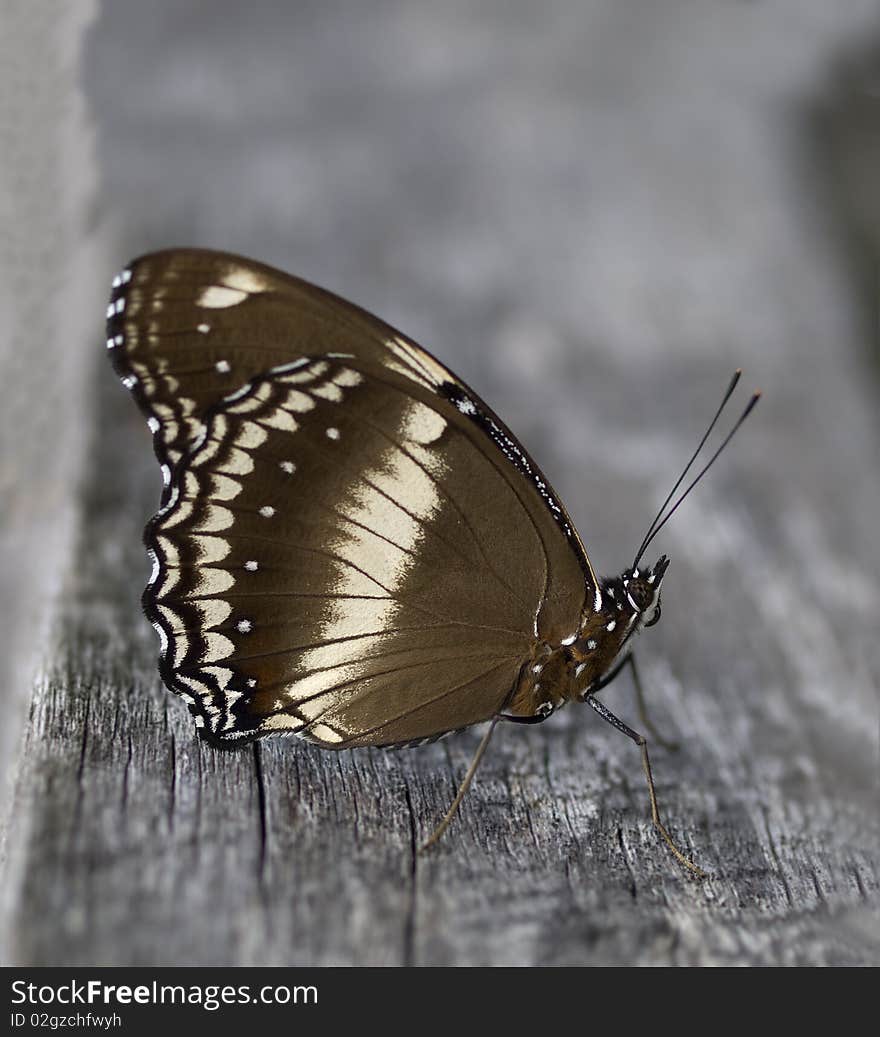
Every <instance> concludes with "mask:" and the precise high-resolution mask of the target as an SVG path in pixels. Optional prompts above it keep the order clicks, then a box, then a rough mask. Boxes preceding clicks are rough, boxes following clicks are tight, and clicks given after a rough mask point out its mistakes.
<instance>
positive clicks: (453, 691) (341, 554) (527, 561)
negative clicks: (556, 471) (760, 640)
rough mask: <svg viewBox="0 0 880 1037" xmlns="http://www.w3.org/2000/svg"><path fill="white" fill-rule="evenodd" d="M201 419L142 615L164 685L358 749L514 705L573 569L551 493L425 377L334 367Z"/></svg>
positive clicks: (214, 708)
mask: <svg viewBox="0 0 880 1037" xmlns="http://www.w3.org/2000/svg"><path fill="white" fill-rule="evenodd" d="M206 425H207V427H206V433H205V436H204V440H203V442H201V443H200V444H199V445H198V446H196V448H195V449H194V450H193V451H192V452H191V454H189V455H188V456H187V457H185V458H184V459H183V460H182V461H181V466H180V470H179V471H178V473H177V475H176V477H175V483H174V491H173V495H172V499H171V502H170V503H169V505H167V506H166V508H165V509H164V510H163V511H162V512H160V514H159V515H158V516H157V518H156V519H155V520H154V522H153V523H152V524H151V526H150V527H149V529H148V537H147V540H148V544H149V546H150V547H151V548H152V550H153V551H154V553H155V556H156V559H157V565H156V573H157V576H156V579H155V581H154V582H153V583H152V584H151V586H150V587H149V588H148V591H147V595H146V604H147V608H148V611H149V613H150V615H151V618H152V619H153V621H154V622H155V623H156V625H157V627H159V629H160V631H161V634H162V637H163V642H165V643H166V648H165V650H164V658H163V673H164V675H165V678H166V681H167V682H168V683H169V684H171V685H172V686H173V687H175V689H176V690H178V691H180V692H181V693H183V694H184V695H186V696H187V697H188V698H189V699H190V701H191V704H192V707H193V709H194V712H195V713H196V715H197V716H198V717H199V718H200V721H201V722H202V723H203V724H204V725H205V726H206V728H207V730H208V731H209V732H210V733H211V734H213V735H214V736H216V737H217V738H219V739H221V740H237V739H240V738H242V737H248V736H254V735H258V734H264V733H268V732H272V731H275V732H279V731H285V730H286V731H294V732H298V733H300V734H304V735H307V736H309V737H311V738H313V739H314V740H316V741H319V742H321V743H322V744H325V745H327V746H332V747H338V748H344V747H349V746H353V745H369V744H377V745H383V744H399V743H405V742H409V741H413V740H418V739H423V738H430V737H434V736H436V735H439V734H441V733H443V732H445V731H449V730H454V729H457V728H459V727H465V726H467V725H469V724H473V723H477V722H479V721H481V720H485V719H488V718H489V717H491V716H492V715H494V714H495V713H496V712H497V711H498V710H499V709H500V708H501V707H502V706H503V704H504V702H505V700H506V699H507V697H508V695H509V694H510V692H511V690H512V688H513V686H514V683H515V681H516V678H517V676H518V674H519V671H520V668H521V667H522V665H523V664H524V663H525V662H526V661H527V660H528V659H529V655H530V647H531V645H532V644H533V643H534V641H535V639H536V636H537V634H536V631H537V629H538V628H539V627H540V626H541V625H542V619H541V611H542V607H543V606H544V605H545V603H547V602H552V603H553V607H554V611H555V608H556V606H557V605H561V604H562V599H566V600H565V602H564V612H565V613H566V614H567V616H568V622H569V624H571V623H572V622H574V621H575V619H576V617H578V616H579V615H580V608H581V606H582V604H583V598H584V582H583V579H582V578H580V570H579V567H578V563H577V560H576V558H575V556H574V554H573V552H572V551H571V550H570V549H568V552H567V555H568V558H570V559H571V561H570V563H569V564H568V566H567V568H566V569H565V570H564V571H563V570H560V568H559V567H560V565H562V564H564V560H565V555H563V554H560V553H558V552H555V551H554V550H552V549H551V551H550V552H549V553H548V550H547V545H546V544H545V540H544V537H545V536H546V531H542V530H540V529H539V521H538V520H539V519H540V517H541V508H542V506H543V505H542V503H541V499H540V497H539V495H537V494H536V493H534V492H533V491H531V490H530V489H529V486H528V483H527V482H526V481H525V480H521V479H517V480H514V481H511V480H510V479H509V478H508V477H507V474H506V472H505V471H504V468H503V466H502V465H501V464H500V460H499V459H500V458H501V455H500V454H499V453H498V452H497V451H496V450H494V449H489V450H487V449H486V448H485V436H484V434H483V433H482V432H481V431H480V429H479V428H478V427H477V426H476V425H474V423H473V422H472V421H470V420H469V419H468V417H466V416H465V415H464V414H462V413H461V411H460V410H459V409H458V408H457V407H456V406H454V405H453V403H451V402H450V401H448V400H446V399H444V398H443V397H440V396H437V395H436V394H434V393H431V392H429V391H428V390H426V389H425V388H423V387H421V386H419V385H417V384H416V383H415V382H413V381H412V380H411V379H408V378H406V377H403V376H400V375H398V374H396V373H395V372H394V371H390V370H388V369H387V368H382V367H378V366H377V365H372V364H369V363H366V362H364V361H362V360H360V359H358V358H355V357H345V356H338V355H335V356H334V355H326V356H322V357H318V358H315V359H313V360H304V361H301V362H298V363H295V364H293V365H285V366H283V367H280V368H278V369H275V370H274V371H272V372H269V373H268V374H267V376H266V377H264V378H260V379H257V380H255V381H254V382H253V383H251V384H250V385H248V386H247V387H246V388H245V390H243V391H242V392H240V393H239V394H238V395H237V396H235V397H234V398H232V399H231V400H229V401H227V402H225V403H222V404H220V405H218V406H217V407H216V408H215V409H214V410H213V411H211V412H210V413H209V414H208V415H207V419H206ZM551 528H553V527H551ZM553 531H554V535H555V536H557V537H558V533H557V532H556V530H555V528H554V530H553ZM542 533H543V536H542Z"/></svg>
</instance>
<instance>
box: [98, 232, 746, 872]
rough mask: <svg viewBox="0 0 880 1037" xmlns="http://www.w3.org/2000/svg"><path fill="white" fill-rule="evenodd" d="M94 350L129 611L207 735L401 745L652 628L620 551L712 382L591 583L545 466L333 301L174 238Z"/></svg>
mask: <svg viewBox="0 0 880 1037" xmlns="http://www.w3.org/2000/svg"><path fill="white" fill-rule="evenodd" d="M107 349H108V351H109V354H110V358H111V360H112V362H113V365H114V367H115V369H116V372H117V374H118V375H119V377H120V378H121V380H122V382H123V384H124V385H125V386H126V388H128V389H129V390H130V392H131V394H132V395H133V397H134V399H135V401H136V403H137V404H138V406H139V407H140V409H141V410H142V411H143V413H144V414H145V415H146V419H147V424H148V426H149V428H150V430H151V431H152V434H153V444H154V449H155V452H156V456H157V458H158V461H159V464H160V467H161V471H162V476H163V489H162V496H161V501H160V508H159V511H158V512H157V514H156V515H155V516H154V517H153V518H152V519H151V520H150V522H149V523H148V525H147V527H146V530H145V534H144V539H145V543H146V546H147V550H148V553H149V555H150V557H151V559H152V563H153V571H152V575H151V576H150V580H149V583H148V585H147V588H146V590H145V592H144V596H143V606H144V610H145V612H146V614H147V616H148V618H149V619H150V621H151V622H152V624H153V626H154V627H155V629H156V631H157V633H158V636H159V640H160V657H159V669H160V673H161V676H162V680H163V681H164V683H165V684H166V686H167V687H168V688H169V689H171V690H172V691H173V692H175V693H176V694H178V695H179V696H180V697H181V698H182V699H183V700H184V701H185V702H186V704H187V705H188V707H189V710H190V712H191V714H192V716H193V718H194V720H195V724H196V726H197V728H198V730H199V732H200V734H201V735H202V736H203V737H205V738H207V739H208V740H209V741H211V742H212V743H215V744H219V745H224V746H228V745H239V744H242V743H246V742H248V741H251V740H253V739H256V738H261V737H263V736H267V735H279V734H288V733H289V734H295V735H298V736H300V737H302V738H305V739H308V740H309V741H310V742H313V743H316V744H317V745H319V746H321V747H322V748H325V749H352V748H357V747H360V746H381V747H400V746H411V745H416V744H420V743H423V742H426V741H432V740H434V739H436V738H439V737H441V736H443V735H445V734H448V733H451V732H455V731H459V730H462V729H464V728H467V727H470V726H472V725H475V724H480V723H483V722H486V721H488V722H489V726H488V728H487V730H486V733H485V735H484V736H483V740H482V741H481V743H480V746H479V749H478V750H477V754H476V756H475V758H474V761H473V763H472V764H471V767H470V769H469V770H468V773H467V775H466V776H465V779H464V781H463V782H462V785H461V787H460V789H459V792H458V795H457V796H456V798H455V801H454V802H453V804H452V807H451V808H450V811H449V812H448V813H447V815H446V817H445V818H444V819H443V821H442V822H441V823H440V825H439V826H438V827H437V829H436V830H435V832H434V834H433V835H432V836H431V838H430V839H429V840H428V843H427V844H426V845H428V844H430V843H431V842H433V841H435V840H436V839H437V838H439V836H440V834H442V832H443V831H444V830H445V828H446V826H447V825H448V824H449V822H450V820H451V819H452V817H453V815H454V813H455V810H456V809H457V807H458V805H459V803H460V802H461V798H462V797H463V795H464V793H465V791H466V789H467V788H468V786H469V784H470V782H471V780H472V778H473V776H474V773H475V771H476V768H477V765H478V764H479V761H480V759H481V758H482V755H483V753H484V752H485V749H486V747H487V745H488V742H489V738H490V737H491V734H492V732H493V731H494V730H495V727H496V725H497V724H498V723H499V722H502V721H506V722H511V723H539V722H541V721H544V720H546V719H547V718H548V717H549V716H551V715H552V714H553V713H554V712H555V711H556V710H557V709H560V708H561V707H562V706H564V705H566V704H567V703H570V702H583V703H586V704H588V705H589V706H591V707H592V708H593V710H595V711H596V712H597V713H598V714H599V715H600V716H601V717H602V718H603V719H604V720H606V721H607V722H609V723H611V724H612V725H613V726H614V727H616V728H617V729H618V730H620V731H621V732H623V733H624V734H625V735H627V736H628V737H629V738H631V739H632V740H633V741H634V742H635V743H636V744H637V745H638V746H639V747H640V749H641V753H642V764H643V768H644V771H645V775H646V779H647V784H648V791H649V796H650V801H651V810H652V817H653V821H654V824H655V825H656V827H657V829H658V830H659V832H660V834H661V835H662V837H663V839H664V840H665V842H666V844H667V846H668V847H669V848H670V850H671V851H672V853H673V854H674V855H675V856H676V858H677V859H678V860H679V861H680V862H681V863H682V864H684V865H685V866H686V867H687V868H688V869H690V870H691V872H693V873H694V874H702V872H701V871H700V869H699V868H698V867H697V866H696V865H695V864H693V862H691V861H690V860H689V859H688V858H687V857H686V856H685V855H684V854H683V853H682V852H681V851H680V850H679V849H678V847H677V846H676V845H675V843H674V842H673V840H672V838H671V836H670V835H669V832H668V831H667V829H666V828H665V827H664V825H663V823H662V821H661V819H660V814H659V810H658V806H657V798H656V794H655V790H654V783H653V778H652V775H651V766H650V761H649V757H648V751H647V742H646V739H645V738H644V736H643V735H642V734H640V733H639V732H636V731H635V730H633V729H632V728H630V727H629V726H628V725H626V724H624V723H623V721H621V720H620V719H618V718H617V717H616V716H615V715H614V714H613V713H611V711H610V710H609V709H608V708H607V706H605V705H604V704H603V703H602V702H601V701H600V699H599V698H598V697H597V693H598V692H599V691H600V690H601V689H602V688H604V687H605V686H606V685H607V684H608V683H609V682H610V681H611V680H613V679H614V677H616V676H617V675H618V673H620V671H621V670H622V669H623V668H624V667H629V668H630V669H631V671H632V674H633V677H634V678H635V681H636V688H637V692H638V695H639V702H640V704H641V703H642V702H643V697H642V692H641V682H640V681H639V678H638V670H637V669H636V666H635V661H634V656H633V653H632V647H633V643H634V639H635V636H636V634H637V633H638V632H639V631H640V630H641V629H643V628H645V627H650V626H653V625H654V623H656V622H657V620H658V619H659V618H660V605H661V603H660V591H661V585H662V583H663V579H664V576H665V574H666V571H667V566H668V564H669V563H668V560H667V558H666V557H665V556H663V557H661V558H660V559H659V560H658V561H657V562H656V563H654V565H652V566H644V565H642V564H641V559H642V556H643V555H644V553H645V551H646V549H647V547H648V546H649V544H650V542H651V540H652V539H653V538H654V536H656V534H657V532H658V531H659V529H660V528H661V527H662V526H663V525H664V524H665V522H666V521H667V520H668V518H669V517H670V516H671V514H672V512H673V511H674V510H675V509H676V508H677V507H678V505H679V504H680V503H681V501H682V500H683V499H684V497H685V496H686V495H687V493H689V492H690V490H691V489H692V488H693V486H694V485H695V484H696V482H697V481H698V480H699V478H700V477H701V476H702V474H704V472H705V471H706V469H707V468H708V467H709V466H710V465H711V464H712V462H713V461H714V460H715V457H717V456H718V454H719V453H720V452H721V450H722V449H723V448H724V446H725V445H726V444H727V442H729V440H730V438H731V437H732V435H733V434H734V432H735V431H736V429H737V428H738V427H739V425H740V424H741V423H742V421H743V420H744V419H745V417H746V415H747V414H748V413H749V411H750V410H751V408H752V406H754V403H755V402H756V400H757V398H758V395H759V394H755V395H754V396H753V397H752V398H751V400H750V402H749V405H748V406H747V407H746V409H745V411H744V412H743V414H742V416H741V417H740V419H739V421H738V422H737V423H736V424H735V425H734V427H733V429H732V430H731V431H730V432H729V433H728V435H727V437H726V438H725V440H724V441H723V443H722V445H721V447H719V448H718V450H717V451H716V452H715V454H714V455H713V456H712V458H711V459H710V461H709V462H708V464H706V465H705V466H704V468H703V470H702V471H701V472H700V475H698V476H697V478H696V479H694V480H693V481H692V482H691V484H690V486H689V487H688V488H687V489H686V490H685V491H684V492H683V493H682V494H681V496H680V497H679V500H678V501H677V503H676V504H675V505H672V506H671V507H669V506H670V502H671V501H672V498H673V496H674V495H675V492H676V491H677V490H678V488H679V487H680V485H681V483H682V481H683V480H684V478H685V475H686V473H687V472H688V471H689V470H690V468H691V466H692V464H693V463H694V461H695V460H696V457H697V455H698V454H699V453H700V450H701V449H702V447H703V445H704V444H705V442H706V439H707V437H708V435H709V433H710V432H711V431H712V428H713V427H714V425H715V423H716V422H717V420H718V418H719V416H720V414H721V412H722V410H723V408H724V406H725V404H726V402H727V400H728V399H729V397H730V395H731V393H732V392H733V389H734V387H735V385H736V382H737V380H738V378H739V372H737V373H736V375H734V377H733V379H732V380H731V384H730V386H729V388H728V390H727V392H726V394H725V396H724V399H723V400H722V403H721V406H720V407H719V408H718V411H717V412H716V415H715V418H714V419H713V421H712V423H711V424H710V425H709V428H708V429H707V431H706V434H705V435H704V436H703V439H702V440H701V442H700V445H699V447H698V448H697V451H696V452H695V453H694V455H693V457H692V458H691V461H690V463H689V464H688V466H687V467H686V468H685V470H684V472H683V473H682V476H681V478H680V479H679V480H678V482H677V483H676V485H675V487H674V488H673V491H672V492H671V493H670V495H669V497H667V500H666V501H665V503H664V505H663V507H662V508H661V509H660V512H659V513H658V515H657V517H656V518H655V520H654V522H653V523H652V525H651V527H650V529H649V530H648V533H647V535H646V536H645V538H644V540H643V541H642V544H641V546H640V548H639V551H638V552H637V554H636V557H635V559H634V561H633V564H632V565H630V566H628V567H627V568H626V569H625V570H624V571H623V572H622V573H621V574H620V575H619V576H616V577H614V578H610V579H609V578H605V579H600V578H599V577H598V576H597V575H596V572H595V570H594V569H593V565H592V563H591V561H590V559H589V557H588V555H587V551H586V549H585V547H584V544H583V542H582V540H581V538H580V536H579V535H578V532H577V530H576V529H575V527H574V524H573V522H572V520H571V518H570V516H569V514H568V512H567V511H566V509H565V506H564V505H563V503H562V502H561V500H560V499H559V497H558V495H557V494H556V492H555V491H554V490H553V488H552V487H551V485H550V483H549V482H548V480H547V478H546V477H545V476H544V474H543V473H542V471H541V469H540V468H539V467H538V465H537V464H536V463H535V461H534V460H533V458H532V457H531V456H530V455H529V454H528V452H527V451H526V450H525V448H524V447H523V446H522V445H521V444H520V443H519V442H518V440H517V439H516V437H515V436H514V435H513V433H512V432H511V431H510V429H508V427H507V426H506V425H505V424H504V422H503V421H502V420H501V418H500V417H499V416H498V415H497V414H496V413H495V412H494V411H493V410H492V409H491V407H489V405H488V404H487V403H485V402H484V401H483V400H482V399H480V397H479V396H478V395H477V394H476V393H475V392H474V391H473V390H472V389H471V388H469V387H468V386H467V385H466V384H465V383H464V382H463V381H462V380H461V379H460V378H458V377H457V376H456V375H455V374H454V373H453V372H452V371H450V370H449V368H447V367H446V366H445V365H444V364H442V363H441V362H440V361H439V360H438V359H436V358H435V357H434V356H432V355H431V354H430V353H429V352H427V351H426V350H425V349H423V348H422V347H421V346H419V345H417V344H416V343H415V342H414V341H413V340H412V339H409V338H407V337H406V336H405V335H403V334H401V333H400V332H399V331H397V330H395V329H394V328H392V327H391V326H389V325H388V324H385V323H384V322H383V321H381V320H379V319H378V318H376V317H374V316H372V315H370V314H369V313H367V312H365V311H364V310H362V309H360V308H359V307H357V306H355V305H353V304H352V303H349V302H346V301H345V300H343V299H341V298H339V297H337V296H335V295H332V294H331V293H329V292H327V291H324V290H323V289H321V288H318V287H316V286H314V285H311V284H308V283H307V282H305V281H302V280H299V279H298V278H295V277H292V276H289V275H287V274H284V273H282V272H281V271H279V270H275V269H273V268H271V267H269V266H266V265H263V264H261V263H257V262H254V261H252V260H249V259H245V258H242V257H240V256H236V255H231V254H227V253H223V252H213V251H207V250H200V249H174V250H169V251H164V252H157V253H154V254H151V255H146V256H143V257H141V258H139V259H136V260H134V261H133V262H132V263H131V264H129V266H127V267H126V268H125V269H124V270H123V271H122V272H121V273H120V274H119V275H118V276H117V277H116V278H114V280H113V288H112V295H111V299H110V304H109V306H108V309H107Z"/></svg>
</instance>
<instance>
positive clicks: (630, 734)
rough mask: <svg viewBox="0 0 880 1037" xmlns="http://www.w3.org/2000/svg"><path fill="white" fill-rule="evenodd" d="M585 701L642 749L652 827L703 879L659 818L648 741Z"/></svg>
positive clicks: (602, 708) (590, 699) (596, 703)
mask: <svg viewBox="0 0 880 1037" xmlns="http://www.w3.org/2000/svg"><path fill="white" fill-rule="evenodd" d="M586 701H587V702H588V703H589V704H590V706H592V708H593V709H594V710H595V711H596V712H597V713H598V714H599V716H600V717H601V718H602V719H603V720H605V721H607V722H608V723H609V724H611V726H612V727H616V728H617V730H618V731H620V732H621V733H622V734H625V735H626V736H627V738H631V739H632V740H633V741H634V742H635V743H636V745H637V746H638V747H639V748H640V749H641V751H642V768H643V770H644V772H645V778H646V779H647V782H648V795H649V796H650V797H651V820H652V821H653V822H654V827H655V828H656V829H657V831H658V832H659V833H660V834H661V835H662V836H663V838H664V840H665V841H666V845H667V846H668V847H669V849H670V850H671V851H672V853H673V854H674V855H675V857H676V859H677V860H678V861H680V863H682V864H683V865H684V866H685V867H686V868H688V869H690V871H691V872H693V874H694V875H696V876H697V878H700V879H704V878H705V877H706V873H705V872H704V871H703V870H702V868H698V867H697V865H696V864H694V862H693V861H692V860H690V859H689V858H688V857H685V855H684V854H683V853H682V852H681V850H679V848H678V847H677V846H676V845H675V843H674V842H673V841H672V836H671V835H670V834H669V832H668V831H667V830H666V826H665V825H664V824H663V822H662V821H661V820H660V810H659V808H658V806H657V793H656V792H655V791H654V776H653V774H652V773H651V761H650V759H649V757H648V743H647V741H646V740H645V736H644V735H641V734H639V732H638V731H633V729H632V728H631V727H627V725H626V724H625V723H624V722H623V721H622V720H620V719H619V718H618V717H616V716H615V715H614V714H613V713H612V712H611V710H610V709H608V708H607V706H605V705H604V704H603V703H601V702H600V701H599V700H598V699H597V698H594V696H593V695H592V694H590V695H588V696H587V698H586Z"/></svg>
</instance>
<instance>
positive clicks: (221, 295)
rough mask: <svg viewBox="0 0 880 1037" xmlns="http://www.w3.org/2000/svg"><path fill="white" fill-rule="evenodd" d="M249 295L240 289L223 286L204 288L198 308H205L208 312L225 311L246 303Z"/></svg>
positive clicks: (198, 299) (213, 285)
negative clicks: (230, 307) (229, 307)
mask: <svg viewBox="0 0 880 1037" xmlns="http://www.w3.org/2000/svg"><path fill="white" fill-rule="evenodd" d="M247 297H248V293H247V292H246V291H243V290H241V289H239V288H226V287H224V286H222V285H218V284H212V285H210V286H209V287H208V288H203V289H202V291H201V292H200V293H199V295H198V297H197V298H196V306H203V307H204V308H205V309H207V310H223V309H226V308H227V307H228V306H238V304H239V303H242V302H244V301H245V299H246V298H247Z"/></svg>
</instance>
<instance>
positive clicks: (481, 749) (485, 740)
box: [419, 717, 501, 853]
mask: <svg viewBox="0 0 880 1037" xmlns="http://www.w3.org/2000/svg"><path fill="white" fill-rule="evenodd" d="M500 719H501V718H500V717H495V718H494V719H493V720H492V722H491V723H490V724H489V727H488V728H487V730H486V733H485V734H484V735H483V737H482V739H481V741H480V744H479V745H478V746H477V751H476V753H474V758H473V760H471V765H470V767H468V770H467V774H465V776H464V780H463V781H462V783H461V785H460V786H459V788H458V792H457V793H456V794H455V799H454V800H453V801H452V806H451V807H450V808H449V809H448V810H447V811H446V814H445V816H444V818H443V820H442V821H441V822H440V824H439V825H437V827H436V828H435V829H434V831H433V832H432V833H431V834H430V835H429V836H428V838H427V839H426V840H425V842H423V843H422V845H421V846H420V847H419V853H424V852H425V850H428V849H430V848H431V847H432V846H433V845H434V843H436V842H437V841H438V840H439V839H440V837H441V836H442V835H443V833H444V832H445V831H446V829H447V828H448V827H449V823H450V822H451V821H452V819H453V818H454V817H455V815H456V812H457V811H458V808H459V807H460V806H461V801H462V800H463V799H464V794H465V793H466V792H467V790H468V789H469V788H470V785H471V782H472V781H473V780H474V775H475V774H476V773H477V767H479V766H480V760H482V758H483V753H485V751H486V749H487V748H488V746H489V741H490V739H491V738H492V733H493V732H494V730H495V726H496V724H497V723H498V721H499V720H500Z"/></svg>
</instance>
